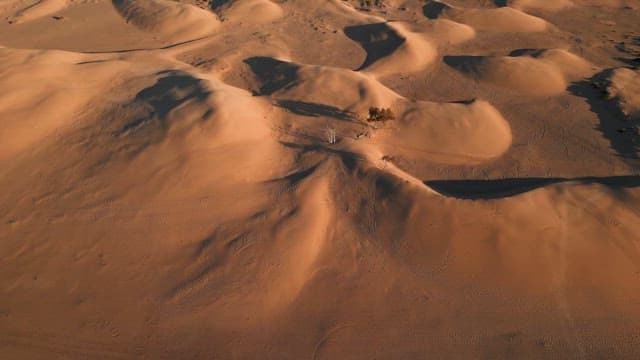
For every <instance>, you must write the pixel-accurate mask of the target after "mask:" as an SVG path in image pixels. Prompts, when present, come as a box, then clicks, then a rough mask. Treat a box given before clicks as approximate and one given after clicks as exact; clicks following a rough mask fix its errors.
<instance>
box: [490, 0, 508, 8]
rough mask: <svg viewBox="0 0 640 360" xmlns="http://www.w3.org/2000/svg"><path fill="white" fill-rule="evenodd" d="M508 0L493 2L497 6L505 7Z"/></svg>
mask: <svg viewBox="0 0 640 360" xmlns="http://www.w3.org/2000/svg"><path fill="white" fill-rule="evenodd" d="M507 2H508V1H507V0H495V1H494V2H493V3H494V4H495V5H496V6H497V7H505V6H507Z"/></svg>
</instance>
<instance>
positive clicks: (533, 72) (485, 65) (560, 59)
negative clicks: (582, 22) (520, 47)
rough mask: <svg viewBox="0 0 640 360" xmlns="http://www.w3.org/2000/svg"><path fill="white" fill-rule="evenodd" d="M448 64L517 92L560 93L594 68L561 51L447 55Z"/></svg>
mask: <svg viewBox="0 0 640 360" xmlns="http://www.w3.org/2000/svg"><path fill="white" fill-rule="evenodd" d="M444 61H445V62H446V63H447V64H448V65H449V66H451V67H453V68H455V69H457V70H459V71H461V72H463V73H465V74H466V75H468V76H471V77H473V78H474V79H477V80H479V81H486V82H489V83H492V84H496V85H499V86H502V87H505V88H509V89H511V90H516V91H519V92H521V93H526V94H529V95H537V96H549V95H554V94H560V93H562V92H563V91H565V89H566V88H567V87H568V85H569V82H571V81H576V80H579V79H582V78H586V77H589V76H590V75H592V74H593V72H594V71H595V68H594V67H593V66H592V65H591V64H589V63H588V62H587V61H585V60H584V59H581V58H580V57H579V56H576V55H574V54H571V53H570V52H567V51H565V50H558V49H552V50H531V51H529V50H524V51H515V52H513V53H512V55H511V56H502V57H483V56H449V57H445V60H444Z"/></svg>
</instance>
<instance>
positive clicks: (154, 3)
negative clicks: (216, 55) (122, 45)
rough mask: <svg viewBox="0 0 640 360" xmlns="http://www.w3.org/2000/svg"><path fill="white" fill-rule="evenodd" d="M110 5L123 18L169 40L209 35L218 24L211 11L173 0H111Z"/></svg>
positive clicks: (183, 39)
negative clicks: (111, 3) (111, 4)
mask: <svg viewBox="0 0 640 360" xmlns="http://www.w3.org/2000/svg"><path fill="white" fill-rule="evenodd" d="M113 6H114V7H115V8H116V9H117V10H118V12H119V13H120V14H121V15H122V16H123V17H124V18H125V19H126V20H127V22H129V23H131V24H133V25H135V26H136V27H138V28H141V29H143V30H147V31H151V32H156V33H157V34H158V35H159V36H162V37H166V38H167V39H170V40H172V41H186V40H192V39H195V38H198V37H202V36H207V35H211V34H212V32H213V31H214V30H215V29H216V27H217V25H218V18H217V17H216V15H214V14H213V13H211V12H209V11H206V10H202V9H200V8H197V7H195V6H192V5H188V4H180V3H177V2H175V1H169V0H145V1H141V0H113Z"/></svg>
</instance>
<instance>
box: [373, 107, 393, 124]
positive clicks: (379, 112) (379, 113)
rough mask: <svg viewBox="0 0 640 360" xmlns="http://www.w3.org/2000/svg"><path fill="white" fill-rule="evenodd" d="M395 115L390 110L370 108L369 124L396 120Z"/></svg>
mask: <svg viewBox="0 0 640 360" xmlns="http://www.w3.org/2000/svg"><path fill="white" fill-rule="evenodd" d="M395 118H396V117H395V115H394V114H393V111H391V109H389V108H377V107H371V108H369V117H368V118H367V121H368V122H379V121H382V122H385V121H388V120H395Z"/></svg>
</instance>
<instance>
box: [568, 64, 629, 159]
mask: <svg viewBox="0 0 640 360" xmlns="http://www.w3.org/2000/svg"><path fill="white" fill-rule="evenodd" d="M612 73H613V70H612V69H607V70H604V71H602V72H600V73H598V74H596V75H595V76H593V77H592V78H591V79H587V80H584V81H580V82H575V83H573V84H572V85H571V86H570V87H569V89H568V90H569V91H570V92H571V93H572V94H573V95H576V96H580V97H582V98H585V99H586V101H587V103H588V104H589V107H590V110H591V111H592V112H594V113H595V114H596V115H597V116H598V120H599V121H600V124H599V125H598V127H597V129H598V130H599V131H600V132H602V134H603V136H604V137H605V138H606V139H607V140H609V143H610V144H611V148H613V149H614V150H615V151H616V153H617V154H618V156H620V157H623V158H627V159H639V157H638V150H640V149H639V148H638V144H637V143H636V140H637V139H638V136H639V134H638V130H637V128H635V127H634V126H633V124H632V122H631V120H629V119H626V117H625V115H624V114H623V113H622V111H621V110H620V105H619V104H618V100H617V99H610V98H609V97H608V95H607V92H606V87H607V86H608V81H609V79H610V78H611V75H612Z"/></svg>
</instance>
